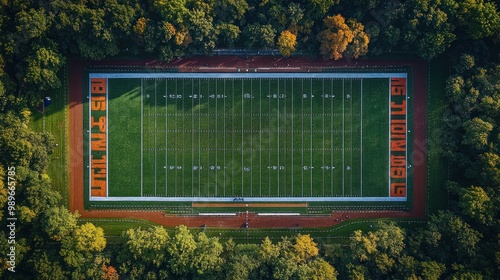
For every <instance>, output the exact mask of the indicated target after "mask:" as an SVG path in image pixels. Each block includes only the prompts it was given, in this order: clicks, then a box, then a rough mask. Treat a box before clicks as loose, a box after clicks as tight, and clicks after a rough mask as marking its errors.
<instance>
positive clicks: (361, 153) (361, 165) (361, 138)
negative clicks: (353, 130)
mask: <svg viewBox="0 0 500 280" xmlns="http://www.w3.org/2000/svg"><path fill="white" fill-rule="evenodd" d="M360 97H361V101H360V103H361V109H360V133H361V135H360V141H361V144H360V145H359V147H360V157H361V160H360V161H361V163H360V165H359V169H360V172H359V174H360V175H359V176H360V191H361V196H363V79H361V96H360Z"/></svg>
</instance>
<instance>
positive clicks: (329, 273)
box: [297, 259, 337, 280]
mask: <svg viewBox="0 0 500 280" xmlns="http://www.w3.org/2000/svg"><path fill="white" fill-rule="evenodd" d="M297 274H298V279H324V280H335V279H337V272H336V271H335V268H334V267H333V266H331V265H330V264H329V263H328V262H326V261H325V260H322V259H315V260H313V261H311V262H310V263H309V264H302V265H300V266H299V268H298V272H297Z"/></svg>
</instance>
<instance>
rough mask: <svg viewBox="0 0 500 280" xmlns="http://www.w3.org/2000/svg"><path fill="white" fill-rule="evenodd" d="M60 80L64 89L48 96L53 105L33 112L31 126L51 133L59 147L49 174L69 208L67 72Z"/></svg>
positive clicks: (53, 156)
mask: <svg viewBox="0 0 500 280" xmlns="http://www.w3.org/2000/svg"><path fill="white" fill-rule="evenodd" d="M60 79H61V82H62V84H63V85H62V87H61V88H59V89H55V90H52V92H50V93H49V94H47V96H48V97H50V98H51V100H52V103H51V104H50V105H49V106H48V107H46V108H45V110H44V111H42V112H40V111H34V112H32V118H31V124H30V125H31V127H32V129H33V130H35V131H47V132H49V133H50V134H51V135H52V136H53V137H54V139H55V143H56V144H57V146H56V147H55V149H54V152H53V154H52V155H50V164H49V166H48V169H47V174H48V175H49V177H50V178H51V180H52V188H54V189H55V190H56V191H58V192H59V193H60V194H61V196H62V201H61V204H63V205H65V206H66V207H69V179H68V162H69V153H68V149H69V135H68V133H69V132H68V122H67V116H68V107H67V106H68V81H67V79H68V78H67V72H66V71H63V73H61V75H60Z"/></svg>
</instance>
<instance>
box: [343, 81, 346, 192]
mask: <svg viewBox="0 0 500 280" xmlns="http://www.w3.org/2000/svg"><path fill="white" fill-rule="evenodd" d="M344 86H345V80H344V79H342V196H344V185H345V168H346V167H345V162H344V160H345V157H344V148H345V91H344Z"/></svg>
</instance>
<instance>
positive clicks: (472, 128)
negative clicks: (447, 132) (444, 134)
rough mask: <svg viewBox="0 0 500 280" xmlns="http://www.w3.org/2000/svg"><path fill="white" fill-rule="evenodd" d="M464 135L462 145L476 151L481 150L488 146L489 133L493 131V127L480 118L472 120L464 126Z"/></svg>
mask: <svg viewBox="0 0 500 280" xmlns="http://www.w3.org/2000/svg"><path fill="white" fill-rule="evenodd" d="M463 126H464V129H465V135H464V137H463V139H462V143H463V144H465V145H469V146H470V147H473V148H475V149H477V150H481V149H483V148H485V147H486V145H487V144H488V136H489V133H490V132H491V131H492V130H493V125H492V124H490V123H489V122H487V121H484V120H482V119H481V118H478V117H476V118H473V119H472V120H469V121H466V122H465V123H464V124H463Z"/></svg>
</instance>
